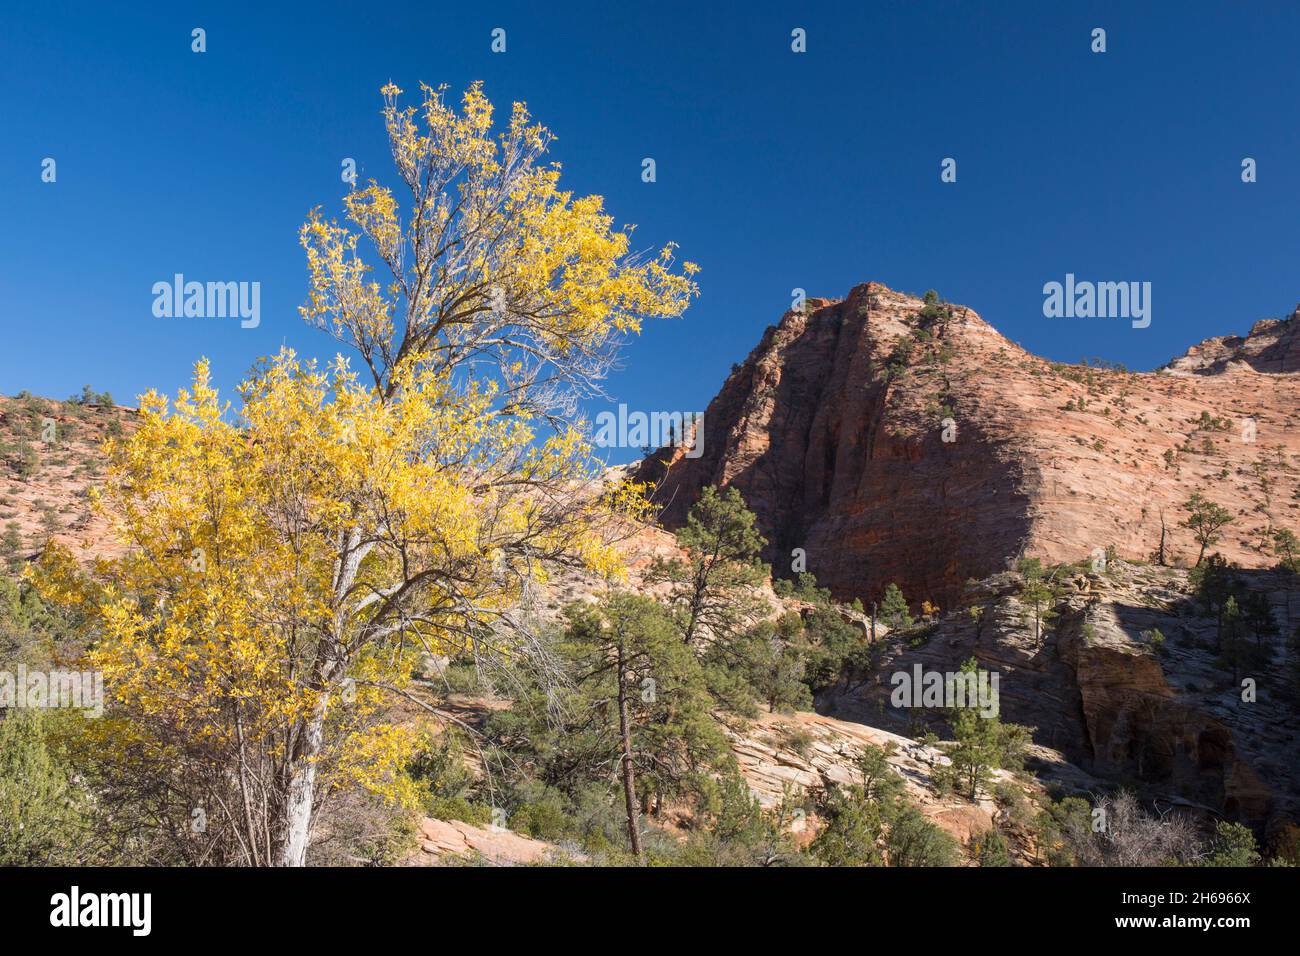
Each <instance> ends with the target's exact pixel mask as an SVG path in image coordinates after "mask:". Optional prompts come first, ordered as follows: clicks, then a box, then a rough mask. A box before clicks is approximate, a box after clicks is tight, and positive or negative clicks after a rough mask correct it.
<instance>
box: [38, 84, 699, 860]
mask: <svg viewBox="0 0 1300 956" xmlns="http://www.w3.org/2000/svg"><path fill="white" fill-rule="evenodd" d="M400 92H401V91H400V90H398V89H397V88H396V87H395V86H393V85H391V84H390V85H388V86H386V87H385V88H384V89H383V91H382V94H383V97H384V109H383V116H384V123H385V127H386V130H387V133H388V139H389V144H390V146H391V148H392V153H393V159H394V163H395V166H396V171H397V175H398V179H399V180H400V185H399V186H398V187H397V188H396V189H390V188H389V187H387V186H384V185H380V184H378V183H376V182H373V181H372V182H371V183H370V184H369V185H368V186H366V187H365V188H362V189H354V190H353V191H351V192H350V193H349V194H348V195H347V196H346V197H345V198H344V201H343V204H344V208H345V212H346V219H345V222H344V223H342V224H340V223H338V222H336V221H334V220H331V219H326V218H325V217H324V216H323V215H322V214H321V213H320V212H319V211H314V212H312V214H311V216H310V218H309V219H308V221H307V223H306V224H305V225H304V226H303V229H302V232H301V241H302V244H303V246H304V248H305V249H306V253H307V263H308V269H309V292H308V298H307V302H306V304H305V305H304V306H303V307H302V310H301V311H302V314H303V317H304V318H305V319H306V320H307V321H308V322H309V323H311V324H312V325H314V326H316V327H318V328H321V329H323V330H325V331H327V332H328V333H330V334H331V335H333V336H334V337H336V338H337V339H338V340H339V341H340V342H342V343H343V344H344V345H346V346H348V347H349V348H350V349H351V350H353V351H355V353H356V354H357V356H359V359H360V363H361V365H360V369H359V371H355V372H354V371H353V370H352V369H351V368H349V366H348V363H347V361H346V360H345V359H344V358H343V357H339V358H337V359H336V360H335V361H333V362H331V363H329V364H328V365H325V366H323V367H318V366H316V365H315V364H312V363H308V362H304V361H302V360H300V359H299V358H298V357H297V356H295V355H294V354H293V353H291V352H287V351H283V352H281V353H280V354H279V355H277V356H275V357H273V358H272V359H271V360H270V361H268V362H264V363H262V364H261V365H260V366H259V367H258V368H257V369H255V371H254V373H253V375H252V376H251V377H250V378H249V379H248V381H246V382H245V383H244V385H243V386H242V388H241V390H240V399H241V401H240V404H239V406H238V407H237V408H232V407H231V406H229V405H227V404H225V403H223V402H222V401H221V400H220V399H219V398H218V396H217V394H216V392H215V390H214V389H213V388H212V386H211V384H210V381H209V373H208V368H207V365H206V363H202V362H201V363H199V365H198V367H197V371H196V375H195V380H194V385H193V388H192V389H191V390H185V391H182V392H181V393H180V396H179V397H178V399H177V401H176V403H175V405H174V407H169V404H168V402H167V401H166V400H165V399H163V398H162V397H160V396H158V395H156V394H154V393H150V394H148V395H146V396H144V398H143V399H142V401H141V408H142V411H141V426H140V428H139V430H138V431H137V432H136V433H134V434H133V435H132V436H131V437H130V438H128V439H126V440H124V441H121V442H118V443H116V444H115V445H113V447H112V448H111V456H112V467H111V471H110V475H109V479H108V484H107V487H106V489H105V490H104V492H103V494H102V495H100V497H99V504H100V506H101V507H102V509H103V510H104V511H105V513H106V514H107V515H108V516H109V518H110V519H111V520H112V522H113V524H114V527H115V528H116V530H117V532H118V534H119V535H120V537H121V540H122V541H123V543H124V544H126V545H127V546H128V547H129V551H128V553H127V554H126V555H125V556H124V557H122V558H121V559H120V560H117V561H114V562H101V563H100V565H98V566H97V567H96V568H95V569H93V571H92V573H91V574H90V575H89V576H83V575H81V574H80V573H79V572H78V569H77V568H76V566H75V565H74V564H73V563H72V561H71V559H70V557H69V556H68V555H67V554H66V553H63V552H59V551H57V550H55V551H52V552H51V553H50V554H49V555H48V556H47V560H46V562H45V563H44V565H43V567H42V568H41V569H40V570H39V571H38V572H37V574H36V579H37V581H38V583H39V584H40V586H41V588H42V590H43V591H44V592H45V593H46V594H47V595H48V596H51V597H53V598H55V599H56V600H59V601H61V602H65V603H71V604H76V605H78V606H80V607H81V608H82V609H83V610H84V611H85V613H86V615H87V620H88V621H89V622H90V628H91V630H92V631H93V632H94V636H95V644H94V649H93V650H92V652H91V655H90V656H91V660H92V662H93V664H94V666H96V667H99V668H101V669H102V670H103V671H104V674H105V680H106V684H107V685H108V687H109V688H110V689H109V693H110V695H111V702H110V714H109V719H108V720H105V721H97V722H88V723H92V724H98V725H100V726H99V731H100V740H99V741H98V745H99V746H101V747H103V748H105V749H104V751H103V753H104V754H105V759H104V760H102V761H100V763H101V764H103V765H104V766H105V767H106V772H107V773H108V774H109V775H110V776H111V777H112V778H113V780H114V781H115V782H116V784H117V786H119V787H126V786H127V784H126V783H125V781H135V782H134V783H132V784H130V788H131V790H132V792H131V793H130V797H131V798H132V799H133V800H139V801H143V803H144V805H145V809H144V810H143V812H141V813H138V814H137V815H136V819H137V821H138V822H139V825H140V826H142V827H151V828H154V830H155V831H156V833H157V834H158V835H159V838H160V839H163V840H165V841H167V842H169V843H170V844H172V845H173V847H174V850H175V855H176V856H177V857H179V858H180V859H183V860H186V861H191V862H206V863H214V862H234V863H241V864H254V865H256V864H280V865H302V864H303V863H304V862H305V860H306V858H307V851H308V847H309V844H310V840H311V835H312V821H313V818H314V816H315V814H316V812H317V810H318V809H319V808H320V807H321V805H322V803H323V802H324V801H326V800H327V799H328V798H329V797H330V795H331V793H332V792H333V791H335V790H336V789H337V788H340V787H345V786H361V787H364V788H367V789H370V790H372V791H376V792H379V793H381V794H383V795H384V796H385V797H387V798H389V799H392V800H396V801H401V800H403V799H405V798H406V794H405V793H404V790H405V788H404V785H403V779H402V774H401V772H400V770H401V766H402V764H403V762H404V760H405V758H406V757H407V755H408V753H409V741H408V739H407V737H408V735H407V733H406V732H404V731H403V730H402V729H401V728H398V727H395V726H392V725H391V724H390V723H389V722H387V721H386V720H385V719H384V716H383V703H384V700H385V698H384V697H383V696H381V695H382V694H392V693H403V692H404V691H403V687H402V683H403V680H404V679H405V677H406V675H408V674H409V672H410V669H411V663H412V655H413V654H416V653H451V652H457V651H465V652H468V653H472V654H474V655H476V656H481V655H489V654H493V653H495V654H496V655H497V656H508V657H509V658H510V659H511V660H518V659H521V658H523V657H527V656H528V654H529V652H530V650H532V649H534V648H533V645H532V644H531V643H530V638H529V635H528V634H527V632H526V631H525V630H524V629H522V628H521V627H519V626H518V624H519V622H518V621H517V620H516V619H515V616H514V615H513V613H512V611H511V608H512V607H514V606H515V604H516V602H517V601H518V599H519V598H520V595H521V593H522V592H523V591H524V590H525V589H526V588H527V587H528V585H529V582H531V581H533V580H536V579H537V578H538V577H539V576H541V575H543V574H544V573H545V568H546V566H547V565H548V564H549V563H551V562H556V561H569V562H576V561H581V562H584V563H586V564H587V565H589V566H591V567H593V568H595V569H597V570H598V571H600V572H602V573H609V574H616V573H617V560H616V559H615V557H614V555H613V554H612V552H611V550H610V548H609V547H608V546H607V545H608V537H607V534H606V530H607V521H608V519H609V516H610V515H611V514H614V513H617V512H621V511H625V510H627V509H632V510H637V509H638V505H637V497H638V496H637V492H636V490H635V489H627V488H623V489H615V491H613V492H612V493H611V495H609V496H606V497H604V498H597V497H596V496H592V495H589V494H586V493H585V492H584V491H583V488H584V487H585V486H586V484H587V481H588V479H589V478H590V477H591V476H592V475H593V473H594V469H593V467H592V465H591V459H590V455H589V447H588V444H587V443H586V441H585V440H584V427H585V426H584V423H583V422H582V421H581V420H580V418H579V417H578V416H577V413H576V408H577V404H578V401H579V400H580V399H581V398H582V397H583V396H584V395H590V394H593V393H595V392H596V391H598V390H599V387H600V386H599V382H600V380H601V378H602V377H603V375H604V374H605V371H606V370H607V368H608V367H609V364H610V362H611V361H612V360H613V358H614V356H615V354H616V350H617V346H618V344H619V342H620V340H621V339H622V338H623V337H624V335H625V334H630V333H635V332H637V331H638V330H639V328H640V324H641V322H642V320H643V319H644V318H646V317H654V316H675V315H679V314H680V313H681V312H682V311H683V310H684V309H685V308H686V306H687V304H688V303H689V301H690V299H691V298H692V297H693V296H694V295H696V294H697V290H696V286H695V283H694V281H693V279H692V276H693V275H694V273H695V267H694V266H693V265H691V264H689V263H685V264H682V265H680V266H679V265H678V264H677V263H676V262H675V260H674V252H673V247H672V246H671V245H669V246H665V247H663V248H662V249H661V250H660V251H659V252H658V253H656V254H653V255H642V254H637V253H634V252H632V251H631V247H630V243H631V228H630V227H625V228H622V229H617V228H614V226H613V221H612V219H611V217H610V216H609V215H608V214H607V213H606V212H605V211H604V208H603V203H602V200H601V199H600V198H599V197H596V196H590V197H585V198H575V197H574V195H573V194H572V193H571V192H568V191H564V190H562V189H561V188H560V186H559V175H560V174H559V169H558V167H557V166H554V165H548V164H545V163H544V156H545V153H546V151H547V148H548V146H549V144H550V142H551V134H550V133H549V132H548V131H547V130H546V129H545V128H544V127H542V126H540V125H538V124H535V123H533V121H532V120H531V118H530V116H529V114H528V112H527V110H526V108H525V107H524V106H523V105H522V104H516V105H515V106H514V108H513V110H512V112H511V114H510V117H509V120H508V123H507V124H506V126H505V128H504V130H502V131H501V132H500V133H499V134H497V133H495V132H494V124H493V108H492V105H491V103H490V102H489V101H488V100H487V98H486V96H485V95H484V93H483V91H482V88H481V86H480V85H479V84H475V85H473V86H471V87H470V88H469V90H468V91H467V92H466V93H465V94H464V96H463V97H462V98H461V101H460V104H459V108H457V106H456V105H455V103H454V102H449V101H448V99H447V98H446V97H445V95H444V90H443V89H431V88H429V87H422V95H421V102H420V104H419V106H418V107H416V106H407V107H399V105H398V98H399V95H400ZM399 196H400V197H401V198H399ZM376 271H382V272H384V273H386V275H385V277H384V278H383V279H382V281H381V280H380V279H379V278H378V277H377V276H376V275H375V273H376ZM196 811H201V812H202V814H203V815H204V818H205V822H204V825H203V826H202V827H200V828H195V827H194V826H192V816H193V814H194V813H195V812H196Z"/></svg>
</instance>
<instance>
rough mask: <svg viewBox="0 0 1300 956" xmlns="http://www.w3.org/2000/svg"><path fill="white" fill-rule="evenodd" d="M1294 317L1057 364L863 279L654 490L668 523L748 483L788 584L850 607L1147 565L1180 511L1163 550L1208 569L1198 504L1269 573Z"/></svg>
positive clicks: (780, 332) (776, 346) (649, 466)
mask: <svg viewBox="0 0 1300 956" xmlns="http://www.w3.org/2000/svg"><path fill="white" fill-rule="evenodd" d="M1044 321H1049V320H1044ZM1051 321H1069V320H1051ZM1080 321H1098V320H1080ZM1295 324H1296V321H1295V320H1294V319H1292V320H1289V321H1287V322H1276V321H1271V322H1261V323H1259V324H1257V326H1256V328H1255V329H1254V330H1252V334H1251V336H1250V337H1248V338H1246V339H1224V340H1217V339H1216V340H1211V341H1210V342H1207V343H1203V344H1202V345H1201V346H1199V347H1197V348H1196V349H1193V350H1192V351H1191V352H1190V353H1189V356H1197V355H1199V356H1201V358H1199V359H1197V358H1192V357H1185V358H1184V359H1180V360H1179V361H1177V362H1175V363H1173V364H1172V365H1171V366H1170V367H1169V368H1167V369H1163V370H1160V371H1159V372H1151V373H1132V372H1127V371H1122V370H1114V369H1102V368H1089V367H1087V366H1065V365H1060V364H1056V363H1051V362H1048V361H1045V360H1043V359H1040V358H1037V357H1035V356H1032V355H1030V354H1028V353H1026V352H1025V351H1024V350H1022V349H1020V348H1019V347H1018V346H1016V345H1014V344H1013V343H1011V342H1009V341H1008V340H1006V339H1005V338H1003V337H1002V336H1001V335H999V334H998V333H997V332H996V331H995V330H994V329H993V328H992V327H990V326H989V325H988V324H987V323H985V322H984V321H983V320H982V319H980V317H979V316H978V315H976V314H975V313H974V312H972V311H971V310H969V309H967V308H964V307H962V306H941V307H932V308H931V309H928V310H927V309H925V308H924V303H922V302H921V301H920V300H918V299H916V298H915V297H912V296H907V295H903V294H900V293H897V292H893V291H891V290H889V289H888V288H886V287H885V286H883V285H880V284H879V283H867V284H865V285H861V286H858V287H856V288H855V289H854V290H853V291H852V292H851V293H850V295H849V297H848V298H847V299H845V300H844V301H841V302H829V301H826V300H817V299H812V300H809V301H808V303H807V307H806V309H805V310H804V312H802V313H798V312H790V313H787V314H786V315H785V316H784V317H783V318H782V320H781V323H780V324H779V325H778V326H775V327H770V328H769V329H768V330H767V331H766V332H765V333H764V335H763V339H762V341H761V342H760V343H759V345H758V347H757V348H755V349H754V351H753V352H752V353H751V354H750V355H749V357H748V358H747V359H746V360H745V362H744V363H743V364H741V365H739V366H737V367H736V369H735V370H734V371H733V372H732V374H731V375H730V377H729V378H728V379H727V381H726V383H725V384H724V385H723V387H722V389H721V391H720V392H719V393H718V395H717V397H716V398H715V399H714V400H713V402H711V403H710V405H709V407H708V409H707V410H706V412H705V415H704V423H703V427H704V436H703V437H704V446H703V453H702V454H701V456H700V457H699V458H694V459H690V458H686V457H684V455H682V453H681V451H680V450H673V449H661V450H660V451H659V452H656V453H654V454H652V455H650V456H649V457H648V458H647V459H646V460H645V461H644V462H643V463H642V464H641V466H640V468H639V470H638V472H637V477H638V478H639V479H640V480H648V481H654V482H657V483H658V486H659V487H658V492H657V495H656V497H657V499H658V500H659V501H660V502H661V503H663V504H664V511H663V516H662V520H663V522H664V524H665V525H666V526H668V527H670V528H672V527H677V526H679V525H680V524H681V523H682V522H683V521H684V520H685V516H686V513H687V511H688V510H689V508H690V506H691V504H692V503H693V502H694V501H695V499H696V498H697V497H698V495H699V493H700V490H701V489H702V488H703V487H705V486H706V485H709V484H720V485H734V486H735V487H737V488H739V489H740V491H741V493H742V494H743V495H744V496H745V499H746V501H747V502H748V504H749V506H750V508H751V509H752V510H753V511H754V512H755V513H756V514H757V515H758V519H759V523H760V526H761V528H762V530H763V532H764V534H765V535H766V536H767V538H768V540H769V549H768V555H767V557H768V559H769V560H771V561H772V563H773V566H774V568H775V570H776V573H778V574H786V573H789V570H790V568H791V561H792V551H793V550H794V549H796V548H802V549H804V551H805V552H806V557H807V569H808V570H809V571H812V572H813V573H814V574H815V575H816V576H817V579H818V582H819V583H821V584H822V585H824V586H827V587H830V588H831V590H832V591H833V592H834V594H835V595H836V597H838V598H840V599H849V598H852V597H861V598H863V599H864V600H868V601H870V600H874V599H875V598H877V597H878V596H879V595H880V593H881V591H882V590H883V588H884V586H885V585H886V584H887V583H888V582H890V581H894V582H897V583H898V584H899V585H900V586H901V587H902V588H903V591H904V593H905V594H907V596H908V597H909V599H911V600H912V601H913V602H919V601H920V600H922V599H929V600H932V601H936V602H938V603H939V604H941V605H942V606H944V607H950V606H952V605H953V603H954V602H955V601H956V600H957V599H958V598H959V596H960V592H961V588H962V585H963V584H964V582H965V581H966V580H968V579H970V578H982V577H986V576H988V575H990V574H993V573H996V572H998V571H1000V570H1003V569H1005V568H1007V567H1008V566H1010V565H1011V564H1012V563H1013V562H1014V561H1015V559H1016V558H1018V557H1020V556H1021V555H1023V554H1033V555H1038V556H1040V557H1042V558H1044V559H1045V560H1047V561H1050V562H1056V561H1073V560H1077V559H1079V558H1081V557H1084V556H1087V555H1089V554H1091V553H1093V552H1094V551H1096V550H1097V549H1104V548H1107V547H1113V548H1115V551H1116V553H1117V554H1119V555H1120V556H1121V557H1128V558H1147V557H1149V556H1150V555H1151V554H1152V552H1154V551H1155V550H1156V548H1157V547H1158V546H1159V542H1160V537H1161V520H1162V513H1163V521H1164V526H1165V544H1166V549H1167V553H1168V554H1169V556H1170V557H1171V559H1176V558H1182V559H1185V560H1189V561H1194V560H1195V558H1196V552H1197V548H1196V545H1195V543H1194V541H1193V540H1192V538H1191V535H1190V533H1189V532H1188V531H1186V530H1185V529H1182V528H1180V527H1178V525H1179V522H1180V521H1182V520H1183V519H1184V518H1185V517H1186V513H1185V511H1183V509H1182V508H1181V505H1182V503H1183V502H1185V501H1186V500H1187V499H1188V498H1189V497H1190V495H1191V494H1192V493H1193V492H1201V493H1202V494H1204V495H1206V496H1207V497H1209V498H1210V499H1211V500H1214V501H1216V502H1218V503H1219V504H1221V505H1223V506H1224V507H1226V508H1228V509H1229V510H1230V511H1232V512H1233V515H1234V522H1233V524H1232V525H1231V526H1230V527H1229V528H1228V530H1227V531H1226V533H1225V534H1224V538H1223V541H1221V542H1220V543H1219V544H1218V545H1217V549H1218V550H1220V551H1221V552H1222V553H1223V554H1224V555H1225V557H1227V558H1229V560H1232V561H1235V562H1237V563H1240V564H1242V565H1245V566H1259V565H1262V564H1266V563H1268V562H1269V561H1271V560H1272V558H1271V556H1270V555H1268V554H1267V553H1266V552H1265V550H1264V549H1263V548H1262V543H1263V541H1264V539H1265V538H1266V535H1267V531H1268V529H1269V528H1270V527H1276V526H1278V525H1281V526H1290V527H1292V528H1297V527H1300V522H1298V521H1297V515H1298V514H1300V512H1298V511H1297V508H1300V503H1298V502H1297V500H1296V498H1295V497H1294V495H1295V492H1296V487H1297V476H1298V475H1300V428H1297V427H1296V422H1295V419H1294V415H1295V412H1294V409H1295V408H1296V406H1297V402H1296V400H1297V399H1298V398H1300V359H1298V360H1297V362H1296V364H1295V367H1296V368H1297V372H1296V373H1291V372H1289V371H1283V370H1282V369H1283V368H1284V367H1285V368H1287V369H1289V368H1291V367H1292V366H1291V364H1290V359H1288V358H1287V357H1286V356H1288V355H1289V354H1290V352H1291V351H1292V350H1293V347H1292V344H1291V343H1292V341H1293V339H1294V331H1293V326H1294V325H1295ZM1134 334H1140V333H1137V332H1135V333H1134ZM1225 342H1227V343H1228V344H1226V345H1225V344H1223V343H1225ZM1225 356H1230V357H1228V358H1225ZM1243 356H1246V357H1248V358H1249V360H1247V358H1243ZM945 420H947V425H948V428H947V429H946V430H945ZM1248 421H1249V425H1248V424H1247V422H1248ZM945 437H946V438H948V439H950V440H948V441H945V440H944V439H945Z"/></svg>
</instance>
